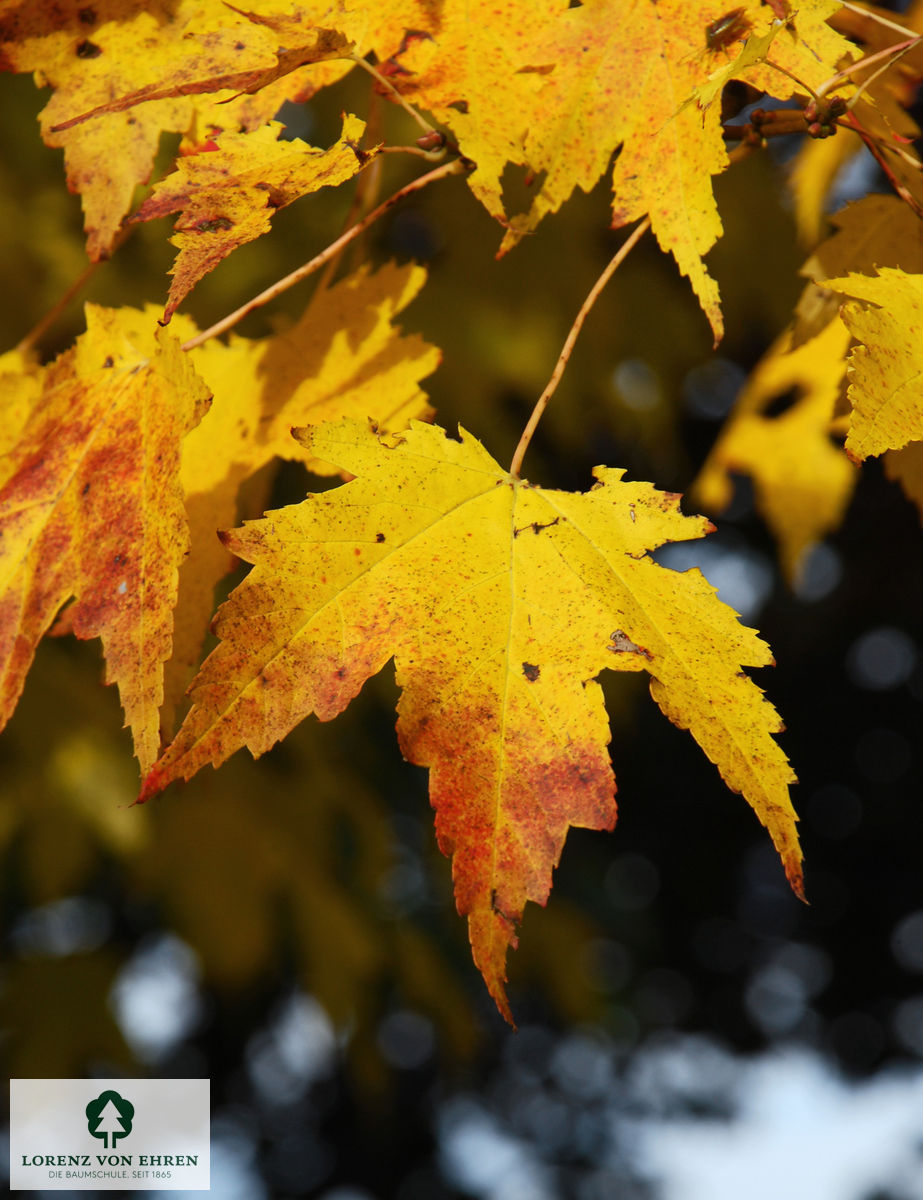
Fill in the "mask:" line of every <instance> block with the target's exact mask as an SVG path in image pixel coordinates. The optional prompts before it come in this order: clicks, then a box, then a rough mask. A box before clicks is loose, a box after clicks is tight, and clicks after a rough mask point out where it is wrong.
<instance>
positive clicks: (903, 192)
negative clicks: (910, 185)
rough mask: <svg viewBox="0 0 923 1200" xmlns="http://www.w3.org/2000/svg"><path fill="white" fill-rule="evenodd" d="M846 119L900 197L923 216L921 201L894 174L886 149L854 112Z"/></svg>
mask: <svg viewBox="0 0 923 1200" xmlns="http://www.w3.org/2000/svg"><path fill="white" fill-rule="evenodd" d="M846 119H847V120H848V121H849V125H850V128H851V129H852V130H853V132H854V133H857V134H858V135H859V137H861V138H862V140H863V142H865V144H866V146H867V147H868V150H869V153H870V154H872V156H873V157H874V158H875V161H876V162H877V163H878V165H879V166H880V167H881V169H882V171H884V173H885V175H886V176H887V177H888V182H889V183H890V184H891V186H892V187H893V188H894V190H895V191H896V192H897V194H898V195H899V196H900V198H901V199H902V200H903V201H904V203H905V204H906V205H907V206H908V207H909V208H911V209H913V211H914V212H915V213H916V214H917V216H918V217H920V218H923V206H921V205H920V202H919V201H918V200H917V199H916V198H915V197H914V196H913V195H912V194H911V193H910V191H909V190H908V189H907V188H906V187H905V186H904V185H903V184H902V183H901V181H900V180H899V179H898V177H897V176H896V175H895V174H894V171H893V170H892V169H891V166H890V164H889V163H888V161H887V159H886V158H885V155H884V150H883V149H879V147H878V146H877V145H876V144H875V139H874V138H873V137H872V136H871V134H869V133H868V132H867V131H866V130H865V129H864V128H863V127H862V126H861V125H860V124H859V122H858V121H857V120H856V117H855V114H854V113H852V112H850V113H848V114H847V117H846ZM837 124H839V122H837ZM888 149H889V150H890V149H893V147H890V146H889V147H888Z"/></svg>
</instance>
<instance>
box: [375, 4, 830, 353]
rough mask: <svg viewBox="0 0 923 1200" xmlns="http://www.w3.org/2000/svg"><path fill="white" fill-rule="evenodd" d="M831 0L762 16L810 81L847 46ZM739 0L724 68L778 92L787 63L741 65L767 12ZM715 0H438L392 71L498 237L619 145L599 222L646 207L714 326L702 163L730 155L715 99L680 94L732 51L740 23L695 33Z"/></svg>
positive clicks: (579, 181)
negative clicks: (525, 12)
mask: <svg viewBox="0 0 923 1200" xmlns="http://www.w3.org/2000/svg"><path fill="white" fill-rule="evenodd" d="M837 7H838V5H837V4H833V3H830V2H828V0H806V2H805V3H804V4H801V5H799V11H798V13H797V19H793V20H792V22H790V25H789V26H786V28H784V29H782V30H779V29H778V27H774V28H773V34H774V40H773V41H772V54H773V57H774V58H778V59H779V61H780V65H783V66H785V67H786V69H787V70H789V71H793V72H795V73H796V74H798V75H799V77H800V78H804V79H805V80H806V82H808V83H811V82H812V81H813V82H814V83H819V82H820V80H821V79H823V78H825V77H827V76H829V75H832V74H833V72H834V71H835V69H836V62H837V60H838V59H839V58H841V57H842V55H843V54H844V53H846V52H847V51H848V50H849V48H850V44H849V43H848V42H847V41H846V40H845V39H843V38H842V37H841V36H840V35H839V34H836V33H835V32H834V31H833V30H832V29H830V28H829V27H827V26H826V25H825V24H824V21H825V19H826V17H827V16H828V15H829V14H830V13H831V12H832V11H834V10H835V9H836V8H837ZM740 9H741V19H740V28H741V30H742V31H744V33H745V34H746V35H747V36H748V37H749V38H750V41H753V48H751V50H750V51H749V52H748V51H747V50H746V48H745V49H744V52H743V54H742V56H740V66H739V69H738V70H737V71H736V72H735V71H734V70H730V71H729V72H728V75H729V76H733V75H734V74H741V73H744V74H745V75H746V77H747V78H748V79H749V78H750V77H751V75H752V76H753V78H754V79H755V80H757V81H758V86H760V87H762V88H764V89H765V90H767V91H768V92H770V93H771V94H773V95H776V96H781V97H788V96H790V95H791V94H792V91H793V88H794V85H793V83H792V81H791V80H790V79H789V78H788V77H787V76H785V75H783V74H781V73H779V72H773V71H771V70H770V69H769V68H767V67H760V66H754V65H753V64H754V58H755V57H758V55H757V54H756V53H755V47H756V42H755V41H754V39H757V40H758V35H765V34H767V32H768V31H769V30H770V28H771V27H772V22H773V13H772V10H771V9H770V8H768V7H767V6H766V5H761V4H759V3H758V2H757V0H749V2H748V3H746V4H744V5H741V6H740ZM723 12H724V8H723V6H722V5H720V3H718V4H716V3H715V0H693V2H692V3H690V0H658V2H657V3H654V2H653V0H586V2H585V3H583V4H581V5H576V6H568V5H567V4H566V3H564V2H562V0H543V2H542V3H541V4H540V5H537V6H534V8H533V11H532V12H531V14H530V19H529V21H527V22H526V21H523V20H522V14H521V6H520V5H518V4H517V3H516V0H506V2H505V3H504V4H502V5H499V6H498V5H497V4H496V3H493V2H490V3H488V0H465V2H464V3H462V2H461V0H449V2H448V3H446V4H445V6H444V8H443V10H442V13H441V15H442V20H441V23H440V24H439V26H438V28H435V29H432V30H431V36H430V37H429V38H427V39H423V40H420V41H419V42H417V43H415V44H414V45H413V46H412V47H410V49H409V50H408V51H407V52H406V53H404V54H402V55H401V57H400V63H401V66H402V68H404V69H405V70H407V71H408V72H410V75H409V77H406V78H405V76H403V75H401V76H397V77H395V79H394V80H393V82H394V83H395V85H396V86H397V87H398V88H399V89H400V91H401V93H402V94H403V95H405V96H407V97H409V98H411V99H413V100H414V101H415V102H416V103H418V104H419V105H421V106H422V107H424V108H426V109H428V110H429V111H430V112H432V113H433V114H434V115H435V116H436V117H437V119H438V120H439V121H440V122H442V123H443V124H445V125H447V126H448V127H449V128H450V129H451V130H452V132H453V133H454V134H455V136H456V137H457V139H458V142H459V145H460V147H461V149H462V152H463V153H464V154H465V155H466V156H467V157H468V158H470V159H471V160H472V161H473V162H474V163H475V164H476V167H475V169H474V170H473V171H472V172H471V174H470V175H469V177H468V182H469V185H470V186H471V189H472V190H473V191H474V192H475V194H476V195H477V196H478V197H479V199H480V200H481V201H482V202H483V203H484V204H485V206H486V207H487V209H488V211H490V212H491V213H492V214H493V215H494V216H495V217H496V218H497V219H498V220H500V221H501V222H502V223H503V224H504V225H506V227H507V232H506V234H505V236H504V238H503V242H502V244H501V250H500V252H501V253H504V252H505V251H507V250H509V249H510V248H511V247H512V246H513V245H515V244H516V242H517V241H519V240H520V239H521V238H522V237H523V236H525V235H527V234H529V233H531V232H533V231H534V230H535V229H536V228H537V226H538V224H539V222H540V221H541V220H542V218H543V216H545V215H546V214H547V213H549V212H554V211H556V210H557V209H558V208H560V206H561V205H562V204H563V203H564V202H565V201H566V200H567V199H568V198H569V197H570V195H571V194H572V192H573V191H574V189H575V188H576V187H580V188H582V189H583V190H584V191H589V190H590V189H591V188H592V187H594V186H595V184H596V183H597V182H598V181H599V179H601V178H602V177H603V176H604V175H605V173H606V171H607V170H608V169H609V166H610V163H611V162H612V158H613V155H614V154H615V152H616V151H617V150H618V152H619V153H618V157H617V158H616V161H615V166H614V168H613V176H612V180H613V183H612V186H613V223H614V224H615V225H617V226H618V225H624V224H626V223H628V222H629V221H633V220H635V219H637V218H640V217H643V216H644V215H645V214H648V215H650V218H651V222H652V228H653V231H654V234H655V236H656V237H657V239H658V242H659V243H660V245H661V247H662V248H663V249H664V250H666V251H668V252H669V253H671V254H673V256H674V257H675V258H676V261H677V263H678V265H679V267H680V270H681V271H682V272H683V274H685V275H687V276H688V277H689V279H690V281H691V283H692V286H693V289H694V291H695V293H696V295H697V296H698V298H699V301H700V303H701V305H702V308H703V310H704V312H705V314H706V316H707V317H708V319H709V321H710V322H711V325H712V328H713V330H714V332H715V338H716V340H717V339H718V338H719V337H720V335H721V332H722V321H721V313H720V306H719V298H718V289H717V286H716V284H715V282H714V280H713V279H712V278H711V277H710V276H709V274H708V272H707V270H706V269H705V266H704V263H703V261H702V259H703V255H705V254H706V253H707V251H708V250H709V249H710V248H711V247H712V246H713V245H714V243H715V242H716V240H717V239H718V238H719V237H720V235H721V232H722V229H721V222H720V219H719V217H718V210H717V206H716V203H715V199H714V195H713V192H712V177H713V176H714V175H717V174H719V173H720V172H721V171H723V170H724V169H725V167H726V166H727V164H728V158H727V152H726V150H725V147H724V141H723V134H722V129H721V122H720V114H719V112H718V110H717V106H710V107H708V108H706V110H705V111H704V113H703V112H700V111H699V110H698V109H697V108H696V107H695V106H694V105H692V106H689V105H687V103H686V102H687V101H688V99H689V98H690V96H693V95H694V94H695V91H696V89H697V88H698V87H701V86H704V85H706V84H707V81H708V78H709V76H710V75H712V74H714V71H715V69H716V64H718V65H721V64H723V63H725V62H726V61H727V59H728V58H732V59H736V58H737V57H738V55H739V51H740V49H741V47H740V42H739V39H735V40H734V42H733V43H732V44H731V45H730V46H725V45H722V44H715V45H712V46H710V45H709V44H708V28H709V26H710V25H711V23H713V22H714V21H715V20H716V19H720V18H721V16H722V15H723ZM424 28H426V26H424ZM769 40H771V39H769ZM769 40H766V41H765V43H764V42H760V43H759V44H760V46H762V47H763V48H764V49H765V48H766V46H768V44H769ZM748 45H749V42H748ZM511 163H512V164H520V165H522V166H525V167H528V168H529V170H530V172H532V173H533V174H534V175H535V176H537V177H538V178H539V180H540V186H539V188H538V193H537V195H536V197H535V200H534V201H533V203H532V205H531V207H530V208H529V210H528V211H527V212H525V213H519V214H509V213H507V212H506V211H505V208H504V203H503V178H502V177H503V172H504V169H505V168H506V167H507V165H508V164H511Z"/></svg>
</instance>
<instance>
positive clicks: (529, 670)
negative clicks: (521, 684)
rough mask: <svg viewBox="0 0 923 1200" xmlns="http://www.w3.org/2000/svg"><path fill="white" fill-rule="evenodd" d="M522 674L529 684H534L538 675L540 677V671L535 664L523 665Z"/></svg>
mask: <svg viewBox="0 0 923 1200" xmlns="http://www.w3.org/2000/svg"><path fill="white" fill-rule="evenodd" d="M522 673H523V675H525V677H526V679H528V681H529V682H530V683H535V681H536V679H538V677H539V675H541V670H540V669H539V668H538V667H537V666H536V665H535V663H523V664H522Z"/></svg>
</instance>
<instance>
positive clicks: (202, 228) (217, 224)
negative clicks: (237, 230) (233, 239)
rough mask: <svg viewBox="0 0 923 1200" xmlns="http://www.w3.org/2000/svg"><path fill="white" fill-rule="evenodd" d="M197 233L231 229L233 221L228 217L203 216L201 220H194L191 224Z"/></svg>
mask: <svg viewBox="0 0 923 1200" xmlns="http://www.w3.org/2000/svg"><path fill="white" fill-rule="evenodd" d="M193 228H194V229H196V230H198V232H199V233H218V232H219V231H223V230H227V229H233V228H234V222H233V221H232V220H230V219H229V218H228V217H204V218H203V219H202V220H201V221H196V223H195V225H194V226H193Z"/></svg>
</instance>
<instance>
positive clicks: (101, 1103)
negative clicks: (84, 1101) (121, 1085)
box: [86, 1091, 135, 1150]
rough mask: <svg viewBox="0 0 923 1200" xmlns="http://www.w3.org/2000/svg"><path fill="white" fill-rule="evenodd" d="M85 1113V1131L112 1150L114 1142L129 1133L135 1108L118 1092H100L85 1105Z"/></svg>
mask: <svg viewBox="0 0 923 1200" xmlns="http://www.w3.org/2000/svg"><path fill="white" fill-rule="evenodd" d="M86 1112H87V1129H88V1130H89V1132H90V1133H91V1134H92V1135H93V1137H97V1138H102V1139H103V1146H104V1147H105V1148H106V1149H107V1150H114V1149H115V1143H116V1141H117V1140H118V1139H119V1138H123V1137H128V1135H129V1134H130V1133H131V1120H132V1117H133V1116H134V1115H135V1106H134V1105H133V1104H132V1103H131V1101H130V1100H125V1099H124V1098H123V1097H122V1096H120V1095H119V1094H118V1092H112V1091H108V1092H100V1094H99V1095H98V1096H97V1097H96V1099H95V1100H91V1101H90V1103H89V1104H88V1105H87V1109H86ZM110 1139H111V1141H110Z"/></svg>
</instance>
